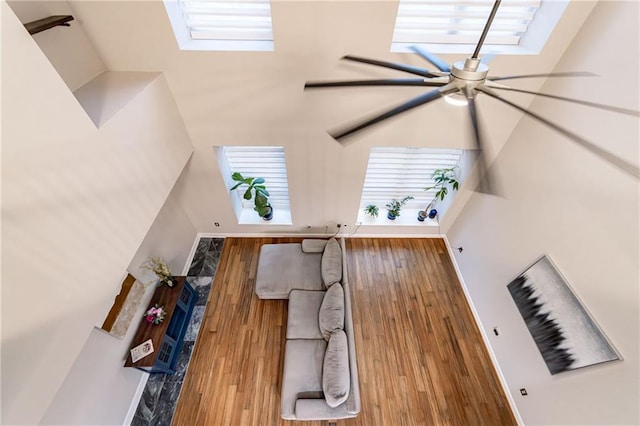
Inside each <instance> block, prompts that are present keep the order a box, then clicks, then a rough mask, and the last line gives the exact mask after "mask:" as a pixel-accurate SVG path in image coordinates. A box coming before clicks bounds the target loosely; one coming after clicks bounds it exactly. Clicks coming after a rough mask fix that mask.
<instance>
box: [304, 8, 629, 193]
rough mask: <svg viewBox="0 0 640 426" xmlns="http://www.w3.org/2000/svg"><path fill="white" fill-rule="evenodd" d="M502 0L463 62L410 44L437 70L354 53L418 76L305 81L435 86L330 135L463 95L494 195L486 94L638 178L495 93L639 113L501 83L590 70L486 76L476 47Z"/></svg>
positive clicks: (486, 186) (484, 187)
mask: <svg viewBox="0 0 640 426" xmlns="http://www.w3.org/2000/svg"><path fill="white" fill-rule="evenodd" d="M500 2H501V0H496V1H495V3H494V4H493V8H492V9H491V13H490V14H489V17H488V19H487V22H486V24H485V26H484V29H483V30H482V34H481V35H480V39H479V41H478V44H477V45H476V47H475V50H474V52H473V54H472V55H471V57H468V58H467V59H466V60H464V61H460V62H456V63H454V64H452V65H448V64H447V63H445V62H444V61H443V60H442V59H440V58H438V57H437V56H436V55H434V54H432V53H429V52H427V51H426V50H424V49H422V48H420V47H418V46H413V47H412V48H411V49H412V50H413V51H414V52H415V53H417V54H418V55H419V56H420V57H422V58H423V59H424V60H426V61H427V62H429V63H430V64H432V65H433V66H435V67H436V68H437V69H438V70H437V71H429V70H427V69H424V68H419V67H414V66H411V65H405V64H398V63H392V62H386V61H379V60H375V59H367V58H361V57H357V56H352V55H347V56H344V57H343V58H342V59H345V60H348V61H354V62H360V63H365V64H369V65H374V66H378V67H383V68H390V69H394V70H398V71H404V72H406V73H409V74H414V75H418V76H420V77H421V78H394V79H375V80H349V81H324V82H307V83H306V84H305V89H311V88H329V87H357V86H425V87H436V88H435V89H433V90H430V91H428V92H426V93H424V94H421V95H419V96H416V97H414V98H412V99H410V100H408V101H406V102H404V103H402V104H400V105H398V106H396V107H394V108H391V109H389V110H387V111H384V112H381V113H379V114H377V115H375V116H373V117H370V118H368V119H365V120H363V121H361V122H359V123H358V124H355V125H352V126H349V127H347V128H344V129H342V130H339V131H336V132H332V133H331V136H332V137H333V138H334V139H336V140H338V141H343V140H344V139H345V138H347V137H349V136H352V135H354V134H356V133H358V132H360V131H362V130H364V129H366V128H368V127H370V126H373V125H375V124H377V123H380V122H381V121H384V120H387V119H389V118H391V117H394V116H396V115H398V114H401V113H403V112H406V111H409V110H411V109H413V108H416V107H418V106H421V105H425V104H427V103H429V102H432V101H435V100H437V99H439V98H442V97H445V96H454V97H458V98H463V99H464V100H466V104H467V108H468V110H469V116H470V118H471V125H472V130H473V136H474V140H475V144H476V148H477V149H478V150H479V152H480V158H479V173H480V176H481V179H480V184H479V186H478V188H477V189H476V191H479V192H484V193H489V194H495V193H496V192H497V190H496V182H495V178H492V177H491V175H490V173H488V164H487V158H486V156H485V155H483V153H482V149H483V147H484V142H483V137H482V132H481V131H480V122H479V119H478V111H477V108H476V102H475V99H476V97H477V96H478V95H480V94H485V95H487V96H490V97H492V98H494V99H497V100H498V101H501V102H503V103H505V104H506V105H509V106H511V107H512V108H515V109H517V110H519V111H521V112H522V113H523V114H525V115H527V116H529V117H531V118H534V119H536V120H538V121H539V122H541V123H543V124H545V125H547V126H549V127H550V128H552V129H554V130H556V131H558V132H559V133H561V134H563V135H564V136H566V137H568V138H569V139H571V140H573V141H575V142H577V143H578V144H580V145H581V146H582V147H584V148H585V149H587V150H589V151H591V152H592V153H594V154H595V155H598V156H599V157H601V158H602V159H604V160H605V161H608V162H609V163H611V164H613V165H615V166H616V167H618V168H620V169H621V170H623V171H624V172H626V173H628V174H630V175H632V176H634V177H636V178H640V170H639V168H638V166H636V165H634V164H631V163H629V162H627V161H626V160H624V159H622V158H620V157H617V156H615V155H613V154H612V153H610V152H608V151H606V150H604V149H602V148H600V147H599V146H597V145H595V144H593V143H592V142H589V141H588V140H586V139H584V138H582V137H581V136H579V135H577V134H575V133H573V132H571V131H570V130H568V129H565V128H564V127H562V126H560V125H558V124H556V123H553V122H551V121H549V120H547V119H546V118H544V117H542V116H540V115H538V114H536V113H534V112H532V111H529V110H527V109H526V108H524V107H522V106H520V105H517V104H515V103H513V102H511V101H509V100H508V99H505V98H504V97H502V96H501V94H499V93H498V92H499V91H513V92H520V93H527V94H531V95H537V96H543V97H548V98H553V99H558V100H563V101H568V102H574V103H577V104H581V105H587V106H590V107H595V108H600V109H604V110H608V111H614V112H618V113H622V114H627V115H631V116H636V117H640V112H639V111H635V110H630V109H626V108H619V107H615V106H610V105H603V104H598V103H594V102H588V101H583V100H579V99H572V98H566V97H562V96H556V95H552V94H547V93H538V92H532V91H527V90H521V89H517V88H513V87H510V86H508V85H505V84H503V83H501V81H505V80H513V79H519V78H534V77H572V76H595V74H593V73H589V72H557V73H549V74H526V75H513V76H502V77H493V76H489V67H488V65H487V64H485V63H484V62H482V60H481V59H480V58H479V55H480V49H481V48H482V45H483V43H484V40H485V38H486V36H487V33H488V32H489V28H490V27H491V23H492V22H493V19H494V17H495V15H496V13H497V11H498V8H499V6H500Z"/></svg>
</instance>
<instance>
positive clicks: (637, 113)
mask: <svg viewBox="0 0 640 426" xmlns="http://www.w3.org/2000/svg"><path fill="white" fill-rule="evenodd" d="M492 89H500V90H509V91H511V92H520V93H528V94H530V95H536V96H544V97H547V98H552V99H559V100H561V101H567V102H573V103H576V104H580V105H587V106H590V107H594V108H600V109H604V110H607V111H613V112H619V113H620V114H627V115H632V116H634V117H640V111H636V110H633V109H627V108H620V107H617V106H612V105H604V104H597V103H595V102H589V101H582V100H580V99H573V98H565V97H564V96H557V95H550V94H548V93H540V92H532V91H529V90H522V89H516V88H513V87H500V86H496V87H492Z"/></svg>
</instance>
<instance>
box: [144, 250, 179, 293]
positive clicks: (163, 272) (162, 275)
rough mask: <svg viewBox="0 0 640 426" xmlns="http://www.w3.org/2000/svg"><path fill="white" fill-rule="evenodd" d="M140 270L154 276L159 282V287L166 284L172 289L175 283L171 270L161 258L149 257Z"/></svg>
mask: <svg viewBox="0 0 640 426" xmlns="http://www.w3.org/2000/svg"><path fill="white" fill-rule="evenodd" d="M142 268H143V269H147V270H149V271H152V272H153V273H154V274H156V276H157V277H158V279H159V280H160V285H162V284H166V285H167V286H169V287H173V286H174V285H175V283H176V281H175V278H174V277H173V275H171V268H170V267H169V265H167V262H165V261H164V259H163V258H161V257H149V259H147V261H146V262H145V263H144V264H142Z"/></svg>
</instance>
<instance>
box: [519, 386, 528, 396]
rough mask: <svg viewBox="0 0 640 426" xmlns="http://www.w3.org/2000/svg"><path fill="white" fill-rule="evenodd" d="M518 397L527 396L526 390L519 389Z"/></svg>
mask: <svg viewBox="0 0 640 426" xmlns="http://www.w3.org/2000/svg"><path fill="white" fill-rule="evenodd" d="M520 395H522V396H527V395H529V394H528V393H527V390H526V389H525V388H522V389H520Z"/></svg>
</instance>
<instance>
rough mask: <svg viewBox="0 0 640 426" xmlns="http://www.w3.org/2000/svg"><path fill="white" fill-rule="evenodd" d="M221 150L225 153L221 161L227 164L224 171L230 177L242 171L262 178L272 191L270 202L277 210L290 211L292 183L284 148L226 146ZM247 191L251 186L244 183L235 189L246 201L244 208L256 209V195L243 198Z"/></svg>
mask: <svg viewBox="0 0 640 426" xmlns="http://www.w3.org/2000/svg"><path fill="white" fill-rule="evenodd" d="M219 152H220V153H222V155H221V157H222V158H221V160H222V161H223V162H224V163H225V164H224V166H225V167H223V173H225V174H226V177H225V178H226V179H227V180H229V179H230V176H231V174H232V173H234V172H239V173H240V174H242V176H244V177H254V178H257V177H262V178H264V180H265V186H266V187H267V191H268V192H269V203H270V204H271V206H272V207H273V208H274V210H276V209H286V210H289V184H288V181H287V165H286V163H285V158H284V148H283V147H280V146H223V147H221V149H220V151H219ZM225 168H226V170H224V169H225ZM229 182H230V183H231V185H230V186H229V187H231V186H233V184H235V183H236V182H233V181H230V180H229ZM246 190H247V186H246V185H242V186H241V187H239V188H238V189H236V190H235V192H236V193H237V195H238V197H239V198H240V200H242V208H243V209H250V210H253V207H254V202H253V198H252V199H251V200H249V201H247V200H245V199H244V198H243V197H242V196H243V195H244V192H245V191H246Z"/></svg>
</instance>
